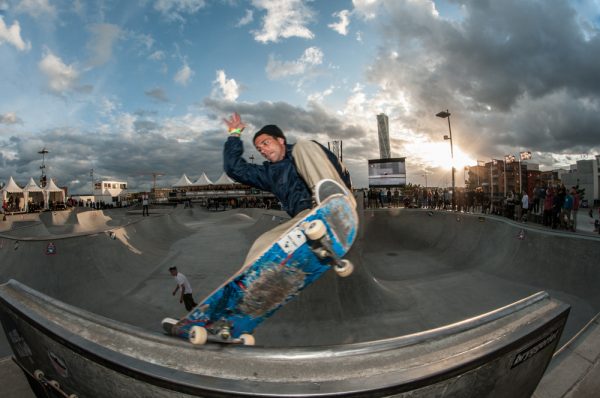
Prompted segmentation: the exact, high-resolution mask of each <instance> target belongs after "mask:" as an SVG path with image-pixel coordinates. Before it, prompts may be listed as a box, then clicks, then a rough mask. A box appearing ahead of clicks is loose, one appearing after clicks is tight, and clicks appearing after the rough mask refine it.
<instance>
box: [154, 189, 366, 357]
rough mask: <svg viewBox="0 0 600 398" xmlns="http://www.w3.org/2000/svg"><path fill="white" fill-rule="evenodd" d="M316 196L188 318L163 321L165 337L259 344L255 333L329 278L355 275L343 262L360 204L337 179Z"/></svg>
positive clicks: (352, 235) (353, 235)
mask: <svg viewBox="0 0 600 398" xmlns="http://www.w3.org/2000/svg"><path fill="white" fill-rule="evenodd" d="M315 192H316V193H315V201H316V203H317V206H316V207H314V208H313V209H312V210H311V211H310V212H308V213H307V214H306V215H305V216H304V217H303V218H302V219H300V220H299V221H297V222H295V223H294V224H293V225H291V226H290V227H289V228H288V229H287V230H286V231H285V232H283V233H282V234H281V235H280V236H279V238H278V239H276V240H275V241H274V242H273V244H271V245H270V246H268V247H267V248H266V249H265V250H264V251H262V252H261V253H260V254H258V255H257V257H256V258H255V259H254V260H252V261H249V263H248V264H246V265H244V266H243V267H242V268H241V269H240V270H239V271H238V272H237V273H236V274H235V275H233V276H232V277H231V278H230V279H228V280H227V281H226V282H225V283H223V284H222V285H221V286H220V287H219V288H217V289H216V290H215V291H213V292H212V293H211V294H210V295H209V296H208V297H206V298H205V299H204V300H202V301H201V302H200V303H199V304H198V305H197V306H196V307H195V308H194V309H193V310H192V311H190V312H189V313H188V314H187V315H186V316H185V317H183V318H181V319H179V320H177V319H173V318H165V319H163V321H162V326H163V329H164V330H165V332H166V333H167V334H170V335H174V336H178V337H181V338H184V339H188V340H189V341H190V342H191V343H193V344H205V343H206V342H207V341H211V342H219V343H237V344H245V345H253V344H254V337H253V336H252V332H253V331H254V329H255V328H256V327H257V326H258V325H259V324H260V323H261V322H263V321H264V320H265V319H267V318H269V317H270V316H271V315H273V314H274V313H275V312H276V311H277V310H278V309H279V308H281V307H282V306H283V305H285V304H286V303H287V302H289V301H290V300H292V299H293V298H294V297H296V296H297V295H298V294H300V292H301V291H302V290H303V289H304V288H306V287H307V286H309V285H310V284H311V283H313V282H315V281H316V280H317V279H318V278H319V277H320V276H322V275H323V273H325V272H327V271H328V270H329V269H331V268H333V269H334V270H335V272H336V273H337V274H338V275H339V276H341V277H346V276H348V275H350V274H351V273H352V271H353V269H354V267H353V265H352V263H351V262H350V261H348V260H346V259H342V257H343V256H344V255H345V254H346V253H347V252H348V250H350V247H351V246H352V244H353V243H354V240H355V239H356V235H357V231H358V215H357V213H356V208H355V204H354V202H353V201H351V200H350V198H349V196H348V195H349V194H348V193H347V191H346V190H345V188H343V187H341V186H340V185H339V184H337V183H336V182H334V181H332V180H323V181H321V182H319V184H317V187H315Z"/></svg>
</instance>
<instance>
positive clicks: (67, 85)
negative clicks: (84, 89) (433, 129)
mask: <svg viewBox="0 0 600 398" xmlns="http://www.w3.org/2000/svg"><path fill="white" fill-rule="evenodd" d="M38 67H39V69H40V71H42V73H44V74H45V75H46V77H47V78H48V87H49V88H50V90H51V91H53V92H54V93H56V94H65V93H66V92H67V91H71V90H73V89H75V88H76V84H77V81H78V80H79V71H77V69H76V68H75V67H74V66H73V65H66V64H65V63H64V62H63V61H62V59H60V58H59V57H57V56H56V55H54V54H52V52H50V51H49V50H46V52H45V55H44V58H42V60H41V61H40V63H39V64H38Z"/></svg>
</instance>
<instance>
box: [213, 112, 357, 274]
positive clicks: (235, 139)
mask: <svg viewBox="0 0 600 398" xmlns="http://www.w3.org/2000/svg"><path fill="white" fill-rule="evenodd" d="M224 122H225V124H226V125H227V128H228V132H229V138H228V139H227V141H226V142H225V147H224V150H223V165H224V168H225V172H226V173H227V175H228V176H229V177H231V178H233V179H234V180H236V181H238V182H241V183H243V184H246V185H250V186H253V187H256V188H259V189H261V190H263V191H269V192H272V193H273V194H274V195H275V196H276V197H277V198H278V199H279V201H280V202H281V204H282V205H283V209H284V210H285V211H286V212H287V213H288V214H289V215H290V216H291V217H292V220H290V221H288V222H286V223H283V224H281V225H279V226H278V227H276V228H274V229H273V230H271V231H269V232H267V233H265V234H263V235H262V236H261V237H259V238H258V239H257V240H256V242H255V243H254V245H253V246H252V248H251V249H250V252H249V253H248V256H247V257H246V262H247V261H248V260H250V259H252V258H253V257H254V255H255V254H256V253H259V252H260V251H261V250H262V249H263V248H264V247H266V246H267V245H270V244H271V243H272V240H273V239H274V238H275V237H277V236H279V234H281V232H282V231H285V230H286V229H287V228H289V226H290V225H292V224H293V223H295V221H296V220H298V219H301V218H302V217H303V216H304V214H306V213H308V212H309V211H310V209H311V208H312V207H313V206H314V205H315V204H314V203H313V189H314V187H315V185H316V184H317V182H319V181H320V180H323V179H331V180H334V181H337V182H338V183H339V184H340V185H341V186H345V187H346V189H347V191H348V192H350V193H349V197H350V199H351V201H352V202H353V203H354V205H356V204H355V202H354V196H353V195H352V193H351V181H350V174H349V173H348V170H347V169H346V168H345V167H344V166H343V164H341V162H339V161H338V159H337V157H336V156H335V155H334V154H333V153H332V152H331V151H329V150H328V149H326V148H325V147H323V146H322V145H320V144H318V143H316V142H314V141H304V140H299V141H298V142H297V143H296V144H288V143H287V140H286V137H285V135H284V134H283V131H281V129H280V128H279V127H277V126H276V125H273V124H270V125H266V126H264V127H262V128H261V129H259V130H258V131H257V132H256V133H255V134H254V137H253V139H252V142H253V143H254V146H255V147H256V149H257V150H258V151H259V152H260V154H261V155H262V156H263V157H264V158H265V159H266V162H264V163H263V164H262V165H257V164H251V163H248V162H247V161H246V160H245V159H244V158H243V157H242V155H243V153H244V146H243V143H242V140H241V138H240V136H241V134H242V132H243V131H244V128H245V127H246V125H245V124H244V123H243V122H242V119H241V117H240V115H239V114H237V113H234V114H233V115H231V117H230V118H229V119H224Z"/></svg>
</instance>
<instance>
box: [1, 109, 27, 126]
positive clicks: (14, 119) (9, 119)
mask: <svg viewBox="0 0 600 398" xmlns="http://www.w3.org/2000/svg"><path fill="white" fill-rule="evenodd" d="M0 124H23V121H22V120H21V119H20V118H19V117H18V116H17V114H16V113H15V112H7V113H5V114H0Z"/></svg>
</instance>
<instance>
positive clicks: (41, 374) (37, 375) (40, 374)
mask: <svg viewBox="0 0 600 398" xmlns="http://www.w3.org/2000/svg"><path fill="white" fill-rule="evenodd" d="M33 376H34V377H35V378H36V379H38V380H42V379H43V378H44V372H42V371H41V370H39V369H36V370H35V372H33Z"/></svg>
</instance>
